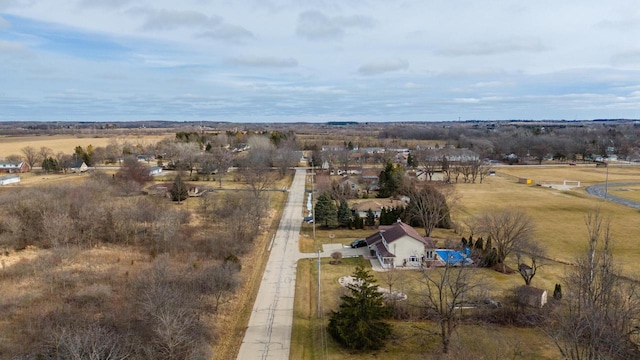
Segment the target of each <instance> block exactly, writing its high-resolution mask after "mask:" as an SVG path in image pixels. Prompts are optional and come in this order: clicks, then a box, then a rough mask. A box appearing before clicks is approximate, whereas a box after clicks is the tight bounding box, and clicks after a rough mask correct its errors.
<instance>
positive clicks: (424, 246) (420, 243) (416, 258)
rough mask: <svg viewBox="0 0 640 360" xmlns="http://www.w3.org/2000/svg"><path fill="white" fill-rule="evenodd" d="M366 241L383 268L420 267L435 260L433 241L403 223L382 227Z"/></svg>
mask: <svg viewBox="0 0 640 360" xmlns="http://www.w3.org/2000/svg"><path fill="white" fill-rule="evenodd" d="M365 241H366V242H367V246H368V247H369V249H370V250H371V253H372V254H374V255H375V256H376V257H377V258H378V261H380V264H381V265H382V267H383V268H387V269H389V268H395V267H399V266H402V267H419V266H420V265H421V264H422V263H423V262H425V261H432V260H434V259H435V243H434V242H433V240H432V239H431V238H425V237H423V236H420V234H418V232H417V231H416V230H415V229H414V228H412V227H411V226H409V225H407V224H405V223H403V222H397V223H395V224H393V225H389V226H380V228H379V229H378V232H377V233H375V234H373V235H370V236H369V237H367V238H366V239H365Z"/></svg>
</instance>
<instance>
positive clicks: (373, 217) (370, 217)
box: [366, 209, 376, 226]
mask: <svg viewBox="0 0 640 360" xmlns="http://www.w3.org/2000/svg"><path fill="white" fill-rule="evenodd" d="M366 224H367V226H374V225H375V224H376V215H375V214H374V213H373V210H371V209H369V210H367V221H366Z"/></svg>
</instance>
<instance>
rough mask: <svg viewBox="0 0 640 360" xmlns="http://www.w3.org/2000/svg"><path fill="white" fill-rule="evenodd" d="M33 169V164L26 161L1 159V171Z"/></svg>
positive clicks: (10, 171) (22, 171)
mask: <svg viewBox="0 0 640 360" xmlns="http://www.w3.org/2000/svg"><path fill="white" fill-rule="evenodd" d="M29 171H31V166H29V164H27V162H26V161H0V173H8V174H13V173H26V172H29Z"/></svg>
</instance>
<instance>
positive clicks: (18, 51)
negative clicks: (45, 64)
mask: <svg viewBox="0 0 640 360" xmlns="http://www.w3.org/2000/svg"><path fill="white" fill-rule="evenodd" d="M32 55H33V54H32V53H31V52H30V51H29V48H27V47H26V46H25V45H24V44H22V43H17V42H13V41H5V40H0V56H32Z"/></svg>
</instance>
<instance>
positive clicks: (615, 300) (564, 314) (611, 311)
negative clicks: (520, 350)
mask: <svg viewBox="0 0 640 360" xmlns="http://www.w3.org/2000/svg"><path fill="white" fill-rule="evenodd" d="M585 222H586V225H587V230H588V241H589V244H588V249H587V251H586V252H585V253H584V254H583V255H582V256H581V257H580V258H579V259H578V261H577V264H576V266H575V267H573V268H572V270H571V272H570V273H569V275H568V277H567V279H566V289H568V290H569V291H567V292H565V294H566V295H565V296H564V299H566V308H563V309H561V311H559V312H558V313H557V314H556V315H557V317H556V319H555V320H556V321H555V322H554V323H555V325H556V326H555V327H554V328H552V329H551V331H550V335H551V336H552V338H553V340H554V342H555V343H556V345H557V347H558V349H559V350H560V353H561V354H562V357H563V358H565V359H576V360H578V359H637V358H639V357H640V351H639V350H638V345H639V344H638V331H639V329H640V327H639V325H640V296H639V295H640V292H639V291H638V288H637V284H636V283H634V282H632V281H628V280H625V279H623V278H622V277H621V276H620V271H619V269H618V268H617V267H616V266H615V262H614V260H613V243H612V239H611V234H610V223H609V220H608V219H605V218H603V216H602V214H601V213H600V210H599V209H598V210H595V211H594V212H592V213H590V214H588V215H587V217H586V221H585Z"/></svg>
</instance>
